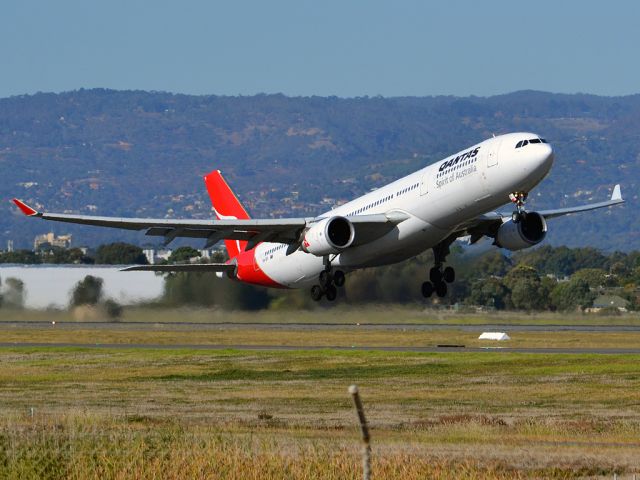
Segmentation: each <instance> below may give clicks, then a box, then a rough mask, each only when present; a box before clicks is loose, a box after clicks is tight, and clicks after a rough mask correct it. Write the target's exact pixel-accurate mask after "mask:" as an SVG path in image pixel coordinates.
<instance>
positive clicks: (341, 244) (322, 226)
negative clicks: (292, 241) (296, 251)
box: [302, 217, 356, 257]
mask: <svg viewBox="0 0 640 480" xmlns="http://www.w3.org/2000/svg"><path fill="white" fill-rule="evenodd" d="M355 233H356V232H355V229H354V228H353V224H352V223H351V222H350V221H349V220H347V219H346V218H344V217H331V218H325V219H324V220H321V221H319V222H318V223H315V224H314V225H313V226H312V227H311V228H310V229H309V230H307V232H306V233H305V234H304V239H303V240H302V250H304V251H305V252H307V253H312V254H313V255H317V256H318V257H322V256H324V255H329V254H335V253H340V252H341V251H342V250H344V249H345V248H348V247H349V246H350V245H351V244H352V243H353V239H354V237H355Z"/></svg>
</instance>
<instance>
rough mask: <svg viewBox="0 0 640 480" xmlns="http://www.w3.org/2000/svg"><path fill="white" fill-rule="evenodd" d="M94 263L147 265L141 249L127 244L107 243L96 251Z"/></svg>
mask: <svg viewBox="0 0 640 480" xmlns="http://www.w3.org/2000/svg"><path fill="white" fill-rule="evenodd" d="M96 263H97V264H104V265H131V264H141V265H145V264H147V263H148V262H147V258H146V257H145V256H144V253H142V249H141V248H140V247H137V246H135V245H131V244H129V243H122V242H116V243H109V244H107V245H101V246H99V247H98V250H96Z"/></svg>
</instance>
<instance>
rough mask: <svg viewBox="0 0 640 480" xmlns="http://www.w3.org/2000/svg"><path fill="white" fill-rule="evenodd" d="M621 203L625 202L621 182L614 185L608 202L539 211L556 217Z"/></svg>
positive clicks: (547, 215) (544, 215) (544, 214)
mask: <svg viewBox="0 0 640 480" xmlns="http://www.w3.org/2000/svg"><path fill="white" fill-rule="evenodd" d="M620 203H624V200H623V198H622V193H621V191H620V184H618V185H616V186H615V187H613V193H612V194H611V198H610V199H609V200H607V201H606V202H599V203H591V204H587V205H581V206H578V207H567V208H557V209H555V210H542V211H540V212H538V213H539V214H540V215H542V216H543V217H544V218H555V217H560V216H562V215H568V214H570V213H578V212H586V211H588V210H595V209H596V208H605V207H611V206H613V205H618V204H620Z"/></svg>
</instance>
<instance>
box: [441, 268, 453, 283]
mask: <svg viewBox="0 0 640 480" xmlns="http://www.w3.org/2000/svg"><path fill="white" fill-rule="evenodd" d="M442 279H443V280H444V281H445V282H447V283H453V282H455V281H456V271H455V270H454V269H453V267H447V268H445V269H444V272H442Z"/></svg>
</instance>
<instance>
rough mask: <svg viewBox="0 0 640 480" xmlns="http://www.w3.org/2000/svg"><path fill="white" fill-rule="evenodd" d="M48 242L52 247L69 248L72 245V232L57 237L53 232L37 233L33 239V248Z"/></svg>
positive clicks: (36, 248) (35, 248)
mask: <svg viewBox="0 0 640 480" xmlns="http://www.w3.org/2000/svg"><path fill="white" fill-rule="evenodd" d="M46 243H48V244H49V245H51V246H52V247H60V248H69V246H70V245H71V234H69V235H60V236H59V237H56V236H55V235H54V233H53V232H49V233H45V234H43V235H37V236H36V237H35V238H34V239H33V249H34V250H38V248H39V247H40V246H41V245H44V244H46Z"/></svg>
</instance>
